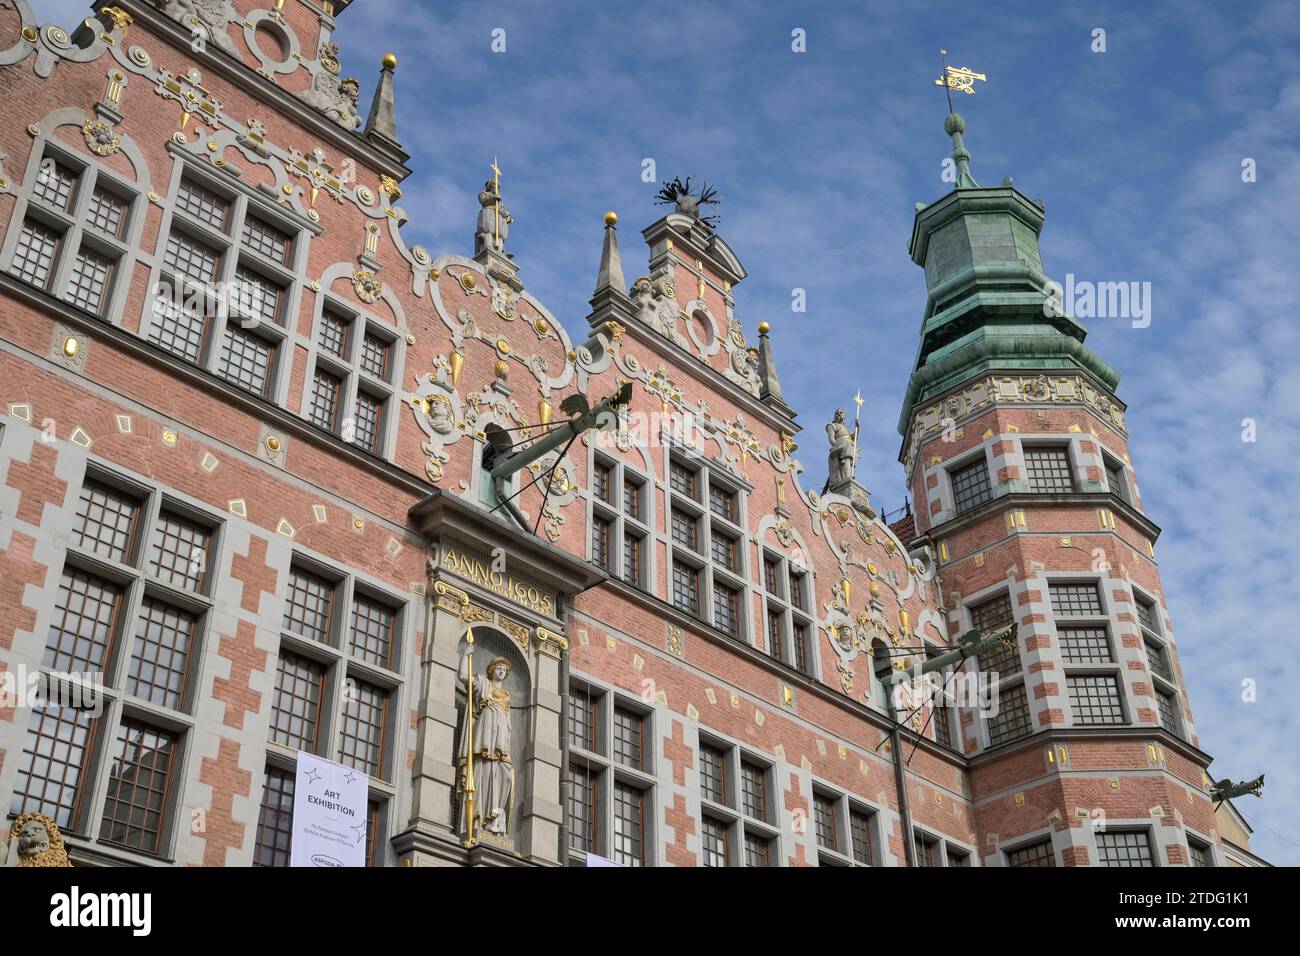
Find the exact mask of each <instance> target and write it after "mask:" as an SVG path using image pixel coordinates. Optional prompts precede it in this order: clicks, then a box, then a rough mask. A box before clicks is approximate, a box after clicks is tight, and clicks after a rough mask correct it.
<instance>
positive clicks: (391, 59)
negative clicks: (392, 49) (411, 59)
mask: <svg viewBox="0 0 1300 956" xmlns="http://www.w3.org/2000/svg"><path fill="white" fill-rule="evenodd" d="M382 63H383V66H384V69H385V70H395V69H397V55H396V54H395V53H385V54H384V59H383V61H382Z"/></svg>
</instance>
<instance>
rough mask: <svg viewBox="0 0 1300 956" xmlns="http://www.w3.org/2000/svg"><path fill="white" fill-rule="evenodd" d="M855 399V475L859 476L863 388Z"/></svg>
mask: <svg viewBox="0 0 1300 956" xmlns="http://www.w3.org/2000/svg"><path fill="white" fill-rule="evenodd" d="M853 401H854V402H856V403H857V406H858V413H857V415H856V416H854V419H853V477H854V478H856V477H857V476H858V435H859V433H860V432H861V431H862V405H863V402H862V389H858V394H856V395H854V396H853Z"/></svg>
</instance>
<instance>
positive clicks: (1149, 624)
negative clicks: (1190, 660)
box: [1133, 591, 1183, 738]
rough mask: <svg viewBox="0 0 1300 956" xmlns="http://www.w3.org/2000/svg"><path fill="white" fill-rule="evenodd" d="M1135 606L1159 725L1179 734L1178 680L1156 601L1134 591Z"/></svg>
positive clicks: (1176, 735) (1180, 735)
mask: <svg viewBox="0 0 1300 956" xmlns="http://www.w3.org/2000/svg"><path fill="white" fill-rule="evenodd" d="M1133 603H1134V606H1135V607H1136V608H1137V619H1138V627H1139V628H1140V630H1141V632H1142V646H1143V648H1145V650H1146V655H1147V669H1148V670H1149V671H1150V672H1151V690H1152V693H1154V694H1155V697H1156V710H1157V712H1158V714H1159V718H1160V726H1161V727H1163V728H1164V729H1165V730H1167V731H1169V732H1170V733H1171V734H1173V735H1174V736H1175V737H1180V738H1181V737H1182V736H1183V721H1182V706H1181V704H1180V703H1179V696H1178V682H1177V681H1176V680H1175V679H1174V665H1173V659H1172V656H1171V651H1170V648H1169V643H1168V641H1166V640H1165V637H1164V629H1163V628H1162V627H1161V625H1160V605H1158V604H1157V603H1156V602H1155V601H1153V600H1152V599H1151V598H1149V597H1147V596H1146V595H1144V594H1140V593H1138V592H1137V591H1134V592H1133Z"/></svg>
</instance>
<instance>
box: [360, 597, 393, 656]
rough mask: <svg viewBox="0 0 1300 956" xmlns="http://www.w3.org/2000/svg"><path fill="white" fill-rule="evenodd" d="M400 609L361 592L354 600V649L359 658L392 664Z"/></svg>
mask: <svg viewBox="0 0 1300 956" xmlns="http://www.w3.org/2000/svg"><path fill="white" fill-rule="evenodd" d="M396 623H397V612H396V611H394V610H393V609H392V608H391V607H386V606H384V605H383V604H380V603H378V602H377V601H371V600H369V599H368V598H366V597H363V596H362V595H360V594H358V595H357V596H356V597H355V599H354V600H353V602H352V638H351V641H350V642H349V643H350V645H351V647H352V653H353V654H354V655H356V657H358V658H359V659H361V660H363V661H366V662H368V663H370V664H377V665H378V666H380V667H388V666H389V661H390V660H391V659H392V653H393V629H394V627H395V626H396Z"/></svg>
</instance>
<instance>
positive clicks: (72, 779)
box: [9, 707, 95, 831]
mask: <svg viewBox="0 0 1300 956" xmlns="http://www.w3.org/2000/svg"><path fill="white" fill-rule="evenodd" d="M94 728H95V718H94V716H93V715H92V713H91V712H90V711H89V710H76V709H74V708H71V707H43V708H42V707H34V708H32V712H31V717H30V718H29V719H28V722H27V742H26V744H25V745H24V746H23V752H22V755H21V756H20V757H19V758H18V777H17V779H16V780H15V781H14V792H13V798H12V799H11V801H10V803H9V812H10V813H11V814H13V815H15V816H17V815H18V814H20V813H26V812H27V811H29V810H35V811H38V812H40V813H43V814H45V815H46V816H48V817H50V818H51V819H52V820H54V822H55V823H57V824H58V825H59V827H60V828H62V829H64V830H65V831H68V830H72V829H74V828H75V825H76V823H77V821H76V820H75V819H74V818H75V817H76V815H77V814H76V810H77V798H78V797H79V796H80V794H81V783H82V779H83V777H82V775H83V774H84V773H85V771H86V767H87V766H88V764H89V751H90V744H91V740H92V738H93V735H94V734H93V732H94Z"/></svg>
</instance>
